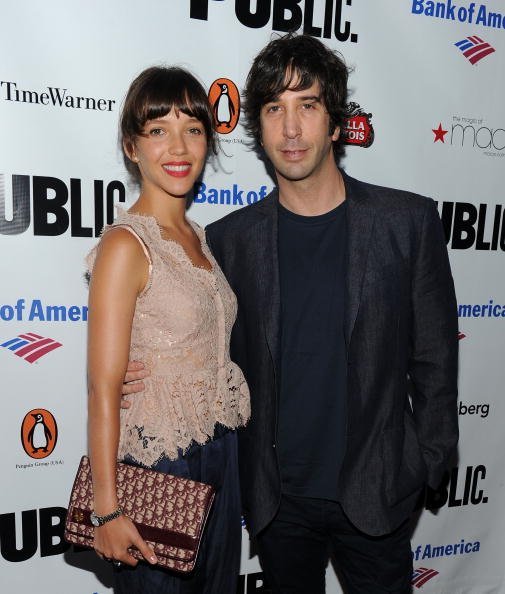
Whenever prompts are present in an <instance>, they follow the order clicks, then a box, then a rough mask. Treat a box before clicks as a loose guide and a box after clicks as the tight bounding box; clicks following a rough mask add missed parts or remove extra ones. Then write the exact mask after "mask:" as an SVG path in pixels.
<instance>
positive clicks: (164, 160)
mask: <svg viewBox="0 0 505 594" xmlns="http://www.w3.org/2000/svg"><path fill="white" fill-rule="evenodd" d="M121 136H122V144H123V148H124V152H125V155H126V158H127V159H126V161H127V164H128V166H129V168H133V170H134V173H136V174H137V176H138V178H139V180H140V186H141V191H140V195H139V197H138V200H137V201H136V202H135V203H134V204H133V206H132V207H131V208H130V209H129V210H128V211H124V210H122V209H118V213H119V214H118V217H117V219H116V221H115V223H114V225H112V226H111V227H108V228H106V229H105V231H104V233H103V236H102V239H101V241H100V243H99V245H98V246H97V247H96V248H95V249H94V250H93V251H92V252H91V254H90V256H89V268H90V270H92V275H91V283H90V295H89V323H88V327H89V336H88V375H89V450H90V460H91V468H92V475H93V489H94V504H95V509H94V512H95V514H96V515H97V516H100V517H101V518H104V517H105V519H106V520H107V521H106V522H105V523H104V524H103V525H101V526H99V527H97V528H95V549H96V551H97V553H98V554H99V555H100V556H102V557H104V558H105V559H109V560H110V559H111V560H113V561H114V562H115V565H118V562H120V563H121V564H123V565H122V566H121V568H120V569H119V570H118V571H116V572H115V578H116V587H115V591H116V592H118V593H128V594H133V593H136V592H138V593H140V592H142V593H143V594H149V593H151V592H153V593H154V592H156V593H157V594H172V593H176V592H177V593H178V594H183V593H184V594H186V593H197V592H198V593H205V592H207V593H209V594H210V593H216V592H219V593H220V594H227V593H228V592H229V593H230V594H232V593H233V594H234V593H235V591H236V577H237V574H238V570H239V564H240V539H241V527H240V499H239V488H238V470H237V461H236V435H235V432H234V429H235V428H237V427H238V426H240V425H243V424H244V423H245V422H246V421H247V419H248V418H249V411H250V409H249V392H248V389H247V385H246V383H245V380H244V377H243V375H242V372H241V371H240V369H239V368H238V367H237V366H236V365H235V364H234V363H232V362H231V361H230V358H229V352H228V348H229V339H230V332H231V328H232V326H233V322H234V319H235V315H236V299H235V296H234V295H233V293H232V291H231V289H230V287H229V286H228V284H227V282H226V280H225V278H224V276H223V274H222V272H221V270H220V269H219V267H218V265H217V263H216V261H215V260H214V258H213V257H212V254H211V253H210V251H209V249H208V247H207V245H206V243H205V237H204V233H203V231H202V229H201V228H200V227H198V226H197V225H196V224H195V223H192V222H191V221H189V220H188V219H187V218H186V208H187V203H186V196H187V194H188V193H189V192H190V191H191V190H192V188H193V185H194V183H195V181H196V180H197V179H198V177H199V175H200V173H201V171H202V169H203V166H204V164H205V159H206V156H207V151H208V150H209V148H210V149H213V150H214V151H215V137H214V130H213V118H212V111H211V108H210V106H209V103H208V100H207V96H206V93H205V91H204V89H203V88H202V86H201V85H200V83H199V82H198V81H197V80H196V79H195V78H194V77H193V76H192V75H191V74H189V73H188V72H186V71H185V70H182V69H180V68H163V67H153V68H149V69H147V70H145V71H144V72H142V73H141V74H140V75H139V76H138V77H137V78H136V79H135V80H134V81H133V83H132V84H131V86H130V89H129V91H128V94H127V97H126V99H125V103H124V107H123V112H122V115H121ZM128 359H135V360H140V361H143V362H145V363H146V365H147V367H148V368H149V370H150V372H151V375H150V377H149V378H148V379H146V380H145V385H146V388H145V390H144V392H143V393H142V394H141V395H140V396H138V397H136V398H135V400H134V401H133V402H132V404H131V406H130V407H129V408H128V409H125V410H121V412H120V398H121V387H122V382H123V377H124V374H125V370H126V366H127V362H128ZM118 459H120V460H124V461H126V462H130V463H134V464H139V465H143V466H145V467H151V468H153V469H154V470H158V471H162V472H167V473H170V474H174V475H177V476H183V477H187V478H191V479H194V480H199V481H202V482H207V483H210V484H212V485H213V486H214V487H215V488H216V490H217V494H216V499H215V502H214V507H213V510H212V513H211V516H210V518H209V523H208V525H207V527H206V531H205V534H204V537H203V542H202V545H201V548H200V553H199V558H198V561H197V566H196V568H195V570H194V571H193V572H192V574H191V575H190V576H187V577H180V576H178V575H175V574H173V573H171V572H169V571H166V570H163V569H160V568H157V567H156V561H157V560H156V556H155V554H154V552H153V550H152V549H151V548H150V547H149V546H148V545H147V544H146V542H145V541H144V540H143V539H142V538H141V537H140V535H139V533H138V532H137V529H136V528H135V526H134V524H133V523H132V522H131V521H130V520H129V519H128V518H127V517H126V516H125V515H123V514H122V513H120V511H118V507H119V503H118V499H117V494H116V485H115V465H116V460H118ZM116 516H117V517H116ZM111 517H112V519H110V518H111ZM130 546H134V547H136V548H138V549H139V550H140V552H141V553H142V555H143V557H144V559H145V560H146V561H147V562H148V563H140V564H138V565H137V562H136V560H135V559H134V558H133V557H132V556H131V555H130V554H129V553H128V550H127V549H128V547H130ZM132 568H134V569H132Z"/></svg>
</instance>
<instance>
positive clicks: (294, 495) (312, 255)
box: [207, 35, 458, 594]
mask: <svg viewBox="0 0 505 594" xmlns="http://www.w3.org/2000/svg"><path fill="white" fill-rule="evenodd" d="M244 95H245V107H244V111H245V115H246V118H247V126H248V131H249V132H250V134H251V135H252V137H253V138H254V140H255V141H256V142H257V143H258V145H259V146H260V147H261V149H262V150H263V151H264V153H265V155H266V157H267V158H268V160H269V161H270V163H271V164H272V166H273V167H274V169H275V174H276V177H277V185H278V189H277V190H275V191H274V192H273V193H272V194H271V195H269V196H268V197H267V198H265V199H264V200H263V201H261V202H258V203H256V204H254V205H252V206H249V207H247V208H244V209H241V210H238V211H236V212H233V213H232V214H230V215H228V216H226V217H225V218H224V219H222V220H220V221H217V222H216V223H213V224H211V225H210V226H209V227H208V229H207V238H208V242H209V245H210V247H211V249H212V251H213V253H214V255H215V257H216V259H217V261H218V262H219V264H220V266H221V267H222V269H223V272H224V273H225V275H226V277H227V279H228V281H229V282H230V284H231V286H232V288H233V290H234V291H235V293H236V295H237V299H238V304H239V310H238V317H237V321H236V324H235V326H234V329H233V333H232V342H231V356H232V359H233V360H234V361H236V362H237V363H238V364H239V366H240V367H241V368H242V370H243V371H244V374H245V377H246V379H247V381H248V383H249V387H250V391H251V421H250V423H249V425H248V426H247V427H246V428H245V429H244V430H243V431H242V432H241V433H240V436H239V459H240V468H241V485H242V498H243V507H244V515H245V518H246V521H247V525H248V528H249V531H250V534H251V537H253V538H256V540H257V545H258V552H259V558H260V562H261V565H262V568H263V570H264V573H265V579H266V582H267V584H268V587H269V588H270V589H271V591H272V592H275V593H283V594H284V593H300V594H301V593H303V594H321V593H323V592H324V591H325V585H324V580H325V569H326V565H327V563H328V560H329V557H330V556H331V557H332V558H333V560H334V562H335V564H336V567H337V571H338V574H339V578H340V580H341V583H342V587H343V588H344V591H345V592H346V593H349V594H382V593H386V592H388V593H397V594H404V593H407V592H410V591H411V587H410V580H411V574H412V558H411V552H410V542H409V536H410V532H409V518H410V517H411V514H412V512H413V509H414V507H415V504H416V501H417V500H418V498H419V495H420V492H421V490H422V488H423V486H424V485H425V484H428V485H430V486H432V487H437V485H438V483H439V482H440V479H441V477H442V474H443V472H444V470H445V469H446V466H447V463H448V460H449V458H450V456H451V455H452V454H453V452H454V450H455V448H456V443H457V435H458V430H457V409H456V398H457V388H456V376H457V314H456V302H455V296H454V288H453V282H452V277H451V273H450V268H449V263H448V257H447V251H446V248H445V242H444V237H443V232H442V227H441V224H440V220H439V218H438V214H437V211H436V208H435V204H434V202H433V201H432V200H429V199H426V198H423V197H420V196H417V195H414V194H411V193H408V192H401V191H398V190H392V189H388V188H382V187H378V186H372V185H370V184H365V183H363V182H359V181H357V180H355V179H352V178H351V177H349V176H347V175H346V174H344V173H343V172H342V171H341V170H340V169H339V168H338V167H337V163H336V159H338V157H339V155H340V153H341V143H340V140H341V127H342V124H343V118H344V113H345V111H344V110H345V105H346V100H347V69H346V67H345V65H344V63H343V62H342V61H341V59H340V58H339V57H338V56H337V55H336V54H334V53H333V52H332V51H330V50H329V49H328V48H326V47H325V46H324V45H323V44H322V43H321V42H319V41H318V40H316V39H314V38H311V37H308V36H305V35H302V36H293V35H288V36H286V37H283V38H280V39H275V40H274V41H272V42H270V43H269V44H268V45H267V46H266V47H265V48H264V49H263V50H262V51H261V52H260V54H259V55H258V56H257V57H256V59H255V60H254V63H253V65H252V68H251V71H250V73H249V75H248V79H247V83H246V88H245V93H244ZM408 389H409V392H410V397H409V393H408Z"/></svg>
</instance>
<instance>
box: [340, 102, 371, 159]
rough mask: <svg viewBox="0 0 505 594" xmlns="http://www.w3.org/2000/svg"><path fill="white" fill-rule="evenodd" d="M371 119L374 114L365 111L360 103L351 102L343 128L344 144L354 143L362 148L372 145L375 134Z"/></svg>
mask: <svg viewBox="0 0 505 594" xmlns="http://www.w3.org/2000/svg"><path fill="white" fill-rule="evenodd" d="M371 119H372V114H371V113H365V111H364V110H363V109H362V108H361V107H360V105H359V104H358V103H354V102H351V103H349V105H348V106H347V116H346V118H345V123H344V129H343V130H342V135H343V137H344V138H343V140H344V144H354V145H358V146H361V147H362V148H368V147H369V146H371V145H372V143H373V140H374V136H375V133H374V129H373V126H372V122H371Z"/></svg>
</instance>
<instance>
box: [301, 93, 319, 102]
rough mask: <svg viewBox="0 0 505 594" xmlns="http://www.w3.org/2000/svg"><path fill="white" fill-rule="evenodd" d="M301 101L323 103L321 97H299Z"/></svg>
mask: <svg viewBox="0 0 505 594" xmlns="http://www.w3.org/2000/svg"><path fill="white" fill-rule="evenodd" d="M299 100H300V101H315V102H317V103H321V95H304V96H302V97H299Z"/></svg>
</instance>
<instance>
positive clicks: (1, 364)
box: [0, 0, 505, 594]
mask: <svg viewBox="0 0 505 594" xmlns="http://www.w3.org/2000/svg"><path fill="white" fill-rule="evenodd" d="M290 29H294V30H298V31H305V32H307V33H309V34H311V35H313V36H315V37H318V38H320V39H321V40H323V41H324V42H325V43H327V44H328V45H329V46H330V47H331V48H334V49H337V50H338V51H340V52H341V53H342V54H343V55H344V57H345V59H346V61H347V63H348V64H349V66H351V67H352V69H353V72H352V75H351V77H350V88H351V93H350V97H349V101H350V115H349V120H348V124H347V129H346V130H345V134H346V135H347V142H348V147H347V151H346V157H345V159H344V161H343V163H342V165H343V166H344V168H345V169H346V170H347V171H348V172H349V173H350V174H351V175H353V176H355V177H358V178H361V179H363V180H366V181H369V182H373V183H377V184H381V185H387V186H393V187H397V188H402V189H407V190H412V191H415V192H418V193H421V194H424V195H427V196H431V197H433V198H434V199H435V200H437V201H438V206H439V211H440V214H441V216H442V220H443V224H444V228H445V232H446V235H447V241H448V247H449V252H450V258H451V262H452V266H453V272H454V277H455V281H456V289H457V296H458V302H459V316H460V349H461V368H460V402H459V415H460V422H461V445H460V453H459V460H458V461H457V462H455V464H457V465H455V466H454V467H453V468H452V470H451V471H450V473H449V474H448V475H447V480H446V481H445V484H444V485H443V488H442V489H441V490H440V491H439V492H437V493H433V492H432V493H429V494H428V497H427V500H426V505H425V509H424V510H423V512H422V514H421V517H420V519H419V522H418V525H417V528H416V531H415V533H414V536H413V541H412V554H413V560H414V568H415V573H414V576H413V591H414V592H420V593H430V594H470V593H471V594H488V593H489V594H491V593H492V594H498V593H501V594H505V579H504V568H505V564H504V562H503V550H504V548H505V514H504V513H503V508H504V505H505V491H504V482H505V466H504V464H503V451H504V450H505V432H504V431H503V419H504V418H505V410H504V408H505V404H504V401H505V400H504V398H503V386H504V384H505V371H504V370H505V364H504V363H503V354H504V352H505V343H504V328H505V280H504V274H503V270H504V266H503V263H504V250H505V223H504V216H505V214H504V200H505V197H504V193H503V172H504V167H505V110H504V108H503V105H504V99H503V97H504V94H505V68H504V61H505V4H504V3H503V2H501V1H499V0H489V1H486V2H484V1H481V2H469V1H468V0H454V1H453V0H445V1H443V2H431V1H428V0H381V1H380V2H378V1H376V2H371V1H367V0H346V1H343V0H254V1H252V0H177V1H176V0H143V1H142V2H133V1H132V0H123V1H121V0H109V1H108V2H99V1H98V0H89V1H88V2H79V1H77V0H65V1H64V0H48V1H47V2H39V1H36V0H25V1H24V2H16V3H15V2H8V3H4V5H3V6H2V16H1V19H0V55H1V56H2V58H1V61H0V130H1V134H0V241H1V248H2V250H1V277H2V289H1V292H0V369H1V378H2V397H1V407H2V414H1V416H0V417H1V420H0V423H1V432H0V435H1V440H2V441H1V451H2V455H1V458H0V476H1V477H2V488H1V494H0V538H1V556H0V567H1V575H2V591H3V592H12V593H29V592H35V591H36V592H38V593H40V594H46V593H47V594H49V593H51V594H53V593H55V594H68V593H69V592H72V594H105V593H106V592H111V576H110V567H109V566H108V565H106V564H104V563H101V562H98V561H97V559H96V558H95V556H94V554H93V553H89V552H82V551H80V552H76V551H74V550H73V549H72V548H70V547H69V546H68V545H66V544H65V543H64V542H62V540H61V535H62V532H63V529H62V522H63V518H64V514H65V508H66V505H67V502H68V494H69V490H70V487H71V483H72V478H73V475H74V472H75V469H76V467H77V463H78V460H79V458H80V456H81V455H82V454H83V453H84V452H85V450H86V383H85V343H86V318H87V309H86V303H87V288H86V282H85V278H84V263H83V258H84V255H85V254H86V253H87V251H88V250H89V249H90V248H91V247H92V246H93V245H94V243H95V242H96V238H97V236H98V234H99V232H100V229H101V228H102V226H103V224H104V223H105V222H110V221H111V220H112V219H113V217H114V212H115V209H114V207H115V205H116V204H118V203H122V202H125V203H129V202H131V201H132V200H133V199H134V198H135V195H136V189H135V187H133V186H132V185H131V184H130V182H129V180H128V177H127V175H126V172H125V169H124V167H123V163H122V156H121V151H120V150H119V147H118V146H117V122H118V114H119V110H120V106H121V102H122V99H123V97H124V94H125V91H126V89H127V87H128V85H129V83H130V81H131V80H132V79H133V77H134V76H135V75H136V74H138V73H139V72H140V71H141V70H142V69H144V68H145V67H147V66H150V65H152V64H160V63H168V64H178V65H182V66H184V67H187V68H189V69H191V70H192V71H193V72H195V73H196V74H197V75H198V76H199V78H200V79H201V80H202V82H203V83H204V85H205V86H206V88H208V89H209V96H210V98H211V100H212V101H213V103H214V104H215V105H216V114H217V117H218V120H219V129H218V131H219V137H220V144H221V151H220V154H219V157H218V158H217V159H214V160H213V161H211V162H209V164H208V166H207V168H206V171H205V174H204V177H203V179H202V182H201V183H200V184H199V185H197V187H195V194H194V201H193V205H192V206H191V209H190V211H189V215H190V217H192V218H193V219H195V220H196V221H197V222H199V223H200V224H204V225H205V224H207V223H209V222H211V221H213V220H215V219H218V218H220V217H222V216H223V215H225V214H227V213H228V212H230V211H232V210H234V209H238V208H241V207H243V206H245V205H247V204H251V203H252V202H255V201H257V200H261V199H262V198H263V197H264V196H265V195H266V194H267V193H268V192H269V191H270V190H271V189H272V187H273V184H274V182H273V181H272V179H271V178H270V177H269V176H268V174H267V172H266V170H265V168H264V165H263V164H262V163H261V162H260V161H258V160H257V158H256V156H255V155H254V153H253V152H251V150H250V149H249V148H248V146H247V144H246V140H247V139H246V136H245V133H244V129H243V127H242V120H241V113H240V94H239V91H240V89H241V88H242V86H243V83H244V80H245V76H246V74H247V71H248V69H249V66H250V64H251V60H252V58H253V56H254V55H255V54H256V53H257V51H258V50H259V49H260V48H261V47H262V46H263V45H264V44H265V43H266V42H267V41H269V40H270V39H271V36H272V35H275V34H278V33H276V32H282V31H287V30H290ZM223 83H225V84H226V85H227V88H228V90H229V92H228V94H227V96H226V93H224V92H223V88H224V87H223ZM426 323H427V324H429V323H430V320H426ZM433 422H434V423H435V422H436V419H433ZM243 542H244V547H243V553H242V576H241V582H240V586H239V594H253V593H256V592H261V591H262V584H263V582H262V574H261V571H260V568H259V564H258V561H257V558H256V557H254V556H253V555H252V554H251V553H250V551H249V543H248V540H247V535H246V532H245V531H244V539H243ZM327 583H328V592H329V593H331V594H339V593H340V592H341V590H340V587H339V585H338V581H337V579H336V578H335V575H334V573H333V571H332V569H331V568H329V569H328V579H327ZM308 594H309V593H308Z"/></svg>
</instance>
